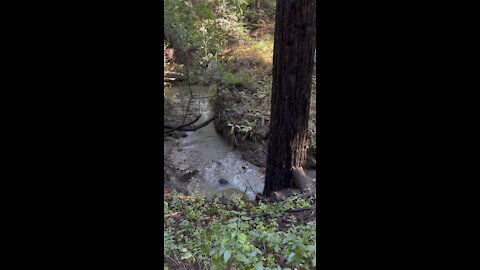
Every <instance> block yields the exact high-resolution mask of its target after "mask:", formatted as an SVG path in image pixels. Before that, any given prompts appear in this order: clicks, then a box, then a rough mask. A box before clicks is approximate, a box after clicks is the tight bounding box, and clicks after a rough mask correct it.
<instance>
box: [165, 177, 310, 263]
mask: <svg viewBox="0 0 480 270" xmlns="http://www.w3.org/2000/svg"><path fill="white" fill-rule="evenodd" d="M315 202H316V196H315V195H313V196H310V197H301V196H292V197H289V198H287V199H286V200H284V201H279V202H268V203H266V202H264V201H262V200H256V201H254V202H249V201H244V200H242V199H241V198H240V197H236V198H235V199H234V200H231V201H221V199H216V200H213V201H205V200H204V199H202V198H196V197H193V196H188V195H185V194H182V193H177V192H176V191H175V190H173V189H172V188H170V187H168V186H166V187H165V195H164V228H165V229H164V234H165V236H164V244H165V248H166V250H165V254H166V263H165V269H212V270H215V269H222V270H223V269H265V270H268V269H299V270H300V269H315V267H316V239H315V238H316V233H315V230H316V229H315V220H316V203H315Z"/></svg>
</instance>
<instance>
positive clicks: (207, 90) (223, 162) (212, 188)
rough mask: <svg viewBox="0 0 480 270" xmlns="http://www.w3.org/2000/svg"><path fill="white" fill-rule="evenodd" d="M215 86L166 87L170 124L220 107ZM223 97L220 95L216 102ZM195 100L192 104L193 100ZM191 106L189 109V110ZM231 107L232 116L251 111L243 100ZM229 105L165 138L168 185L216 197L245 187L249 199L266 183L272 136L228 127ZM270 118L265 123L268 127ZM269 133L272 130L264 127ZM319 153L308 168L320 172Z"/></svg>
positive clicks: (206, 113)
mask: <svg viewBox="0 0 480 270" xmlns="http://www.w3.org/2000/svg"><path fill="white" fill-rule="evenodd" d="M215 88H216V87H205V86H182V87H170V88H165V101H164V105H165V114H164V115H165V117H164V118H165V124H167V125H171V126H178V125H180V124H181V123H182V121H183V122H184V123H188V122H190V121H192V120H193V119H196V118H197V117H198V116H199V115H200V118H199V120H198V121H197V122H196V123H195V124H194V125H197V124H200V123H203V122H204V121H207V120H208V119H210V118H211V117H212V116H213V115H214V114H215V113H216V112H215V110H214V109H213V108H214V107H216V108H218V106H214V104H213V103H214V99H213V97H216V96H217V92H218V91H217V90H216V89H215ZM219 100H220V101H221V99H216V102H218V101H219ZM189 101H190V105H188V104H189ZM187 107H188V111H189V113H188V114H187V115H185V111H186V109H187ZM236 107H237V109H236V110H235V109H233V108H234V107H233V106H232V109H230V110H228V111H227V112H228V113H229V116H230V119H231V117H232V116H233V117H238V118H239V117H242V114H243V117H245V116H248V115H249V112H246V111H245V109H244V108H242V107H240V104H239V105H237V106H236ZM222 113H225V110H223V111H220V113H219V114H217V115H219V117H218V118H217V119H216V120H215V121H214V122H211V123H210V124H208V125H207V126H205V127H203V128H201V129H198V130H196V131H194V132H184V131H174V132H172V133H171V134H170V135H169V136H166V137H165V138H164V164H165V168H164V171H165V179H166V180H167V182H166V185H167V186H172V187H174V188H175V189H177V190H179V191H181V192H184V193H189V194H196V195H198V196H205V197H206V198H212V197H213V196H214V195H215V194H219V193H220V194H223V195H225V196H226V197H230V196H231V195H233V194H235V193H242V194H243V193H245V195H246V197H247V198H248V199H250V200H252V199H254V198H255V193H262V192H263V188H264V181H265V180H264V178H265V166H266V158H267V140H266V139H265V138H261V137H260V138H258V139H255V140H248V139H242V138H240V137H239V135H240V134H238V133H234V132H233V133H232V132H231V130H230V129H227V128H225V127H226V126H227V123H225V121H226V120H225V119H229V118H226V117H224V116H225V115H224V114H223V115H222ZM267 125H268V123H263V127H260V128H263V129H264V127H265V126H267ZM260 132H265V137H266V135H268V134H267V132H268V130H263V131H260ZM314 166H315V164H314V158H312V155H309V164H307V166H306V168H307V170H306V174H307V175H309V176H310V177H313V178H315V177H316V175H315V170H314Z"/></svg>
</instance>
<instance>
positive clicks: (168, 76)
mask: <svg viewBox="0 0 480 270" xmlns="http://www.w3.org/2000/svg"><path fill="white" fill-rule="evenodd" d="M187 79H188V77H187V76H186V75H185V74H182V73H178V72H172V71H165V72H164V73H163V81H184V80H187Z"/></svg>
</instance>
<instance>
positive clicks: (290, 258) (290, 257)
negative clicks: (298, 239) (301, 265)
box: [287, 252, 295, 262]
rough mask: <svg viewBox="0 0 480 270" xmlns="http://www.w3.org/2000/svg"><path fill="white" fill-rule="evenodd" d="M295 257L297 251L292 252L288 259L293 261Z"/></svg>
mask: <svg viewBox="0 0 480 270" xmlns="http://www.w3.org/2000/svg"><path fill="white" fill-rule="evenodd" d="M293 257H295V253H293V252H292V253H290V255H288V259H287V262H292V261H293Z"/></svg>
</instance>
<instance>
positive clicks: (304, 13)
mask: <svg viewBox="0 0 480 270" xmlns="http://www.w3.org/2000/svg"><path fill="white" fill-rule="evenodd" d="M315 13H316V3H315V0H278V1H277V10H276V22H275V44H274V54H273V86H272V106H271V119H270V136H269V146H268V157H267V172H266V179H265V189H264V194H265V195H267V196H270V194H271V193H272V192H273V191H278V190H281V189H285V188H293V187H295V184H294V182H293V179H292V168H293V167H301V166H303V165H304V163H305V160H306V154H307V151H306V150H307V130H308V117H309V110H310V96H311V87H312V73H313V61H314V51H315V34H316V33H315V23H316V18H315Z"/></svg>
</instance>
